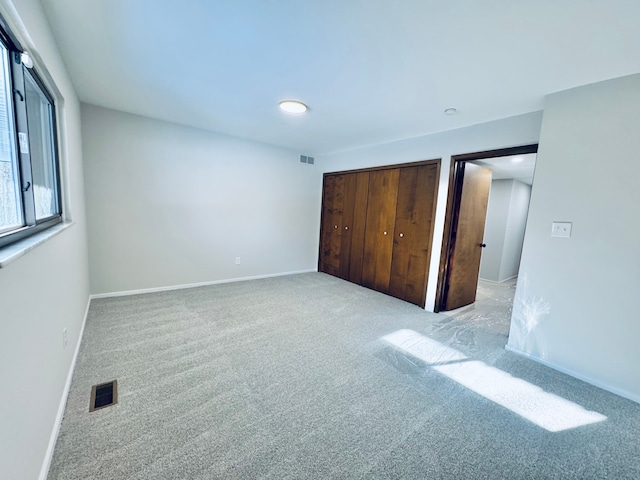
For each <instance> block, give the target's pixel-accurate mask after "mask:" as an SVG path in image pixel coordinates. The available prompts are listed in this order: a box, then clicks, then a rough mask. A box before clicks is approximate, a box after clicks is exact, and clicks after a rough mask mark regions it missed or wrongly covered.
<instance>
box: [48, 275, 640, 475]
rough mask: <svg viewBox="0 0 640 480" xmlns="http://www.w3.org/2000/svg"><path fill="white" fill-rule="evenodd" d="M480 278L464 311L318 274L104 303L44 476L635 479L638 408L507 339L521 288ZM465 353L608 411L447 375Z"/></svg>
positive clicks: (94, 317)
mask: <svg viewBox="0 0 640 480" xmlns="http://www.w3.org/2000/svg"><path fill="white" fill-rule="evenodd" d="M481 287H482V288H481V295H480V297H481V299H483V300H488V301H489V303H487V302H485V303H484V305H491V306H490V308H488V309H487V308H484V307H482V305H483V302H478V305H477V306H476V308H469V309H463V310H462V311H460V312H457V313H456V315H455V316H445V315H437V314H429V313H426V312H424V311H423V310H421V309H420V308H418V307H416V306H413V305H410V304H408V303H405V302H401V301H399V300H396V299H394V298H391V297H387V296H385V295H382V294H379V293H377V292H374V291H371V290H367V289H365V288H362V287H359V286H356V285H353V284H350V283H347V282H343V281H341V280H339V279H337V278H334V277H331V276H328V275H324V274H321V273H312V274H304V275H294V276H288V277H278V278H272V279H266V280H257V281H250V282H241V283H234V284H224V285H217V286H210V287H201V288H194V289H189V290H180V291H173V292H165V293H155V294H146V295H136V296H130V297H119V298H111V299H100V300H94V301H92V303H91V308H90V311H89V318H88V321H87V325H86V330H85V334H84V338H83V341H82V345H81V349H80V354H79V358H78V363H77V367H76V371H75V374H74V378H73V383H72V387H71V391H70V394H69V400H68V403H67V407H66V413H65V416H64V421H63V423H62V427H61V432H60V436H59V438H58V442H57V445H56V450H55V453H54V458H53V463H52V466H51V470H50V473H49V479H64V480H71V479H83V480H86V479H217V478H220V479H253V478H260V479H307V478H309V479H329V478H336V479H352V478H353V479H359V478H393V479H396V478H397V479H400V478H406V479H427V478H428V479H450V478H451V479H483V478H486V479H501V478H504V479H521V478H522V479H524V478H531V479H547V478H548V479H551V478H562V479H567V478H576V479H578V478H579V479H588V478H611V479H623V478H629V479H631V478H633V479H637V478H640V442H639V434H640V405H638V404H636V403H634V402H631V401H628V400H625V399H623V398H620V397H617V396H615V395H613V394H610V393H608V392H605V391H603V390H600V389H598V388H595V387H593V386H590V385H588V384H585V383H583V382H580V381H578V380H576V379H573V378H571V377H568V376H566V375H563V374H561V373H559V372H556V371H554V370H551V369H548V368H546V367H544V366H541V365H539V364H537V363H534V362H531V361H528V360H526V359H524V358H521V357H518V356H516V355H513V354H511V353H509V352H506V351H505V350H504V345H505V343H506V336H507V333H508V312H507V310H508V309H509V308H510V305H509V295H510V294H512V291H513V285H512V284H511V285H507V286H496V287H495V288H493V287H491V286H490V285H488V284H486V285H485V284H482V285H481ZM482 289H484V290H482ZM509 290H510V291H509ZM492 301H493V302H494V303H493V304H491V302H492ZM505 309H506V310H505ZM491 311H494V312H495V315H493V316H492V315H491ZM500 312H502V313H500ZM505 312H506V313H505ZM500 315H502V320H500V318H501V316H500ZM407 332H408V333H407ZM405 334H406V335H405ZM394 335H395V336H394ZM402 335H405V337H406V338H405V339H404V340H403V341H404V342H405V343H404V344H403V345H400V346H398V345H395V346H394V345H393V344H392V343H393V342H390V341H389V339H390V338H400V337H402ZM407 335H408V336H407ZM383 337H384V338H385V339H386V340H385V339H383ZM409 337H411V338H412V339H409V340H410V341H409V340H407V339H408V338H409ZM452 352H453V353H452ZM455 355H458V357H461V356H463V357H465V360H464V361H460V360H456V359H455V358H454V357H455ZM433 356H438V358H437V359H435V360H434V359H433V358H432V357H433ZM468 360H473V362H472V363H474V364H478V365H480V366H481V367H482V366H483V367H482V368H484V370H487V371H489V370H490V371H492V372H494V373H495V372H498V371H499V372H502V373H501V375H503V376H506V377H509V378H513V379H519V380H517V381H519V382H520V383H523V384H524V383H525V382H524V381H526V382H529V384H532V385H533V388H535V389H536V390H540V391H541V392H542V393H543V394H545V395H549V394H553V396H554V397H555V398H561V399H564V400H566V401H569V402H574V403H575V404H577V405H579V406H580V408H582V409H583V410H584V411H585V412H596V413H597V414H598V415H602V416H605V417H606V419H605V420H603V421H598V422H596V423H590V424H586V425H583V426H578V427H575V428H570V429H565V430H562V431H556V432H552V431H549V430H547V429H545V428H542V427H540V426H539V425H537V424H535V423H533V422H532V421H530V420H528V419H526V418H525V417H523V416H521V415H519V414H516V413H514V412H513V411H512V410H510V409H509V408H505V407H504V406H501V405H499V404H498V403H496V402H495V401H492V400H490V399H488V398H487V396H483V394H480V393H476V392H475V391H473V390H471V389H470V388H467V387H465V386H463V384H462V383H461V380H460V378H458V379H457V380H452V379H451V378H450V377H449V376H447V375H446V374H443V373H442V372H447V370H446V369H447V368H449V369H451V368H453V369H454V370H453V372H451V370H449V373H453V376H455V375H458V377H459V375H460V373H461V372H463V370H461V369H458V370H456V369H457V368H458V366H461V367H460V368H462V366H464V365H470V363H469V361H468ZM439 368H440V369H441V371H438V369H439ZM484 370H483V371H484ZM456 372H457V373H456ZM113 379H117V380H118V388H119V402H118V404H117V405H115V406H111V407H108V408H105V409H102V410H98V411H95V412H92V413H89V411H88V407H89V393H90V389H91V385H93V384H96V383H101V382H105V381H109V380H113ZM476 379H477V375H474V376H473V378H470V379H469V380H471V381H473V380H476ZM462 382H464V380H462ZM489 383H491V382H489ZM529 384H527V385H529ZM487 387H492V385H484V386H481V387H480V391H482V389H483V388H487ZM493 387H495V385H493ZM538 387H539V388H538ZM494 390H495V389H494ZM498 390H499V389H498ZM506 390H509V391H506ZM510 392H511V387H509V386H506V387H505V392H504V393H510ZM494 394H495V392H494ZM499 394H500V391H498V395H499ZM564 400H563V401H564ZM549 413H551V414H553V413H554V412H549Z"/></svg>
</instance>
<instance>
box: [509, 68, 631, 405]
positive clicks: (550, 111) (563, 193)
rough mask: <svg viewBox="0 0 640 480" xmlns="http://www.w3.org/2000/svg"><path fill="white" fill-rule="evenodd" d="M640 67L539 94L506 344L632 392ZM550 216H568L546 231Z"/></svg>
mask: <svg viewBox="0 0 640 480" xmlns="http://www.w3.org/2000/svg"><path fill="white" fill-rule="evenodd" d="M639 128H640V75H633V76H629V77H624V78H620V79H615V80H611V81H607V82H602V83H597V84H594V85H588V86H584V87H579V88H576V89H573V90H569V91H565V92H560V93H556V94H553V95H550V96H549V97H547V99H546V104H545V111H544V118H543V122H542V132H541V136H540V148H539V151H538V157H537V163H536V173H535V180H534V184H533V188H532V193H531V204H530V207H529V220H528V223H527V232H526V236H525V243H524V250H523V256H522V263H521V266H520V276H519V281H518V287H517V291H516V303H515V305H514V311H513V317H512V321H511V333H510V336H509V348H511V349H515V350H517V351H520V352H522V353H524V354H526V355H529V356H531V357H533V358H535V359H538V360H540V361H543V362H546V363H548V364H550V365H552V366H554V367H556V368H559V369H561V370H565V371H567V372H570V373H572V374H574V375H576V376H578V377H581V378H583V379H586V380H588V381H590V382H592V383H594V384H596V385H601V386H603V387H605V388H607V389H609V390H612V391H614V392H618V393H619V394H621V395H624V396H627V397H629V398H633V399H635V400H636V401H640V348H638V339H639V338H640V322H639V321H638V289H639V287H640V255H639V254H638V246H639V245H640V223H639V221H638V219H640V188H638V181H637V176H636V175H635V172H636V171H637V163H638V157H639V155H640V135H638V130H639ZM553 221H569V222H573V231H572V236H571V238H552V237H551V223H552V222H553Z"/></svg>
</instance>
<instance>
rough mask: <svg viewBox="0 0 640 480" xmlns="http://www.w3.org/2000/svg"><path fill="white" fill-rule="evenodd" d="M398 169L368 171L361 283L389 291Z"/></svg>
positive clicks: (385, 291)
mask: <svg viewBox="0 0 640 480" xmlns="http://www.w3.org/2000/svg"><path fill="white" fill-rule="evenodd" d="M399 174H400V172H399V169H391V170H379V171H373V172H370V174H369V194H368V202H367V220H366V227H365V228H366V230H365V239H364V259H363V265H362V285H364V286H365V287H369V288H373V289H374V290H378V291H380V292H383V293H388V291H389V281H390V278H391V260H392V255H393V236H394V226H395V216H396V203H397V197H398V179H399Z"/></svg>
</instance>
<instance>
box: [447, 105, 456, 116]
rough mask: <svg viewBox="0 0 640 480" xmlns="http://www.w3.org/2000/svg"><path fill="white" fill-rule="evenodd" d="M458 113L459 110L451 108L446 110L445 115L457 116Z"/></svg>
mask: <svg viewBox="0 0 640 480" xmlns="http://www.w3.org/2000/svg"><path fill="white" fill-rule="evenodd" d="M456 113H458V110H457V109H455V108H453V107H451V108H445V110H444V114H445V115H455V114H456Z"/></svg>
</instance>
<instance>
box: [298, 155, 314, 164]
mask: <svg viewBox="0 0 640 480" xmlns="http://www.w3.org/2000/svg"><path fill="white" fill-rule="evenodd" d="M300 163H308V164H309V165H313V164H314V163H315V160H314V158H313V157H309V156H307V155H300Z"/></svg>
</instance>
